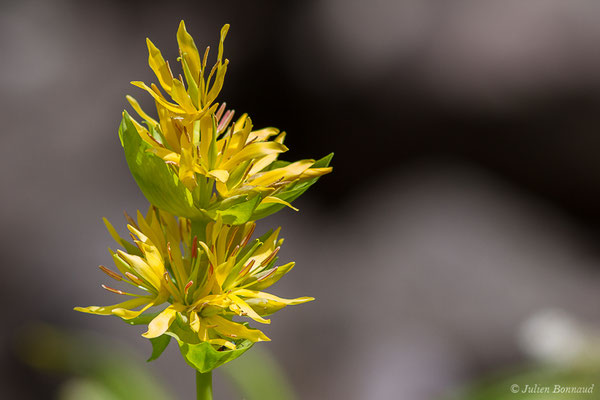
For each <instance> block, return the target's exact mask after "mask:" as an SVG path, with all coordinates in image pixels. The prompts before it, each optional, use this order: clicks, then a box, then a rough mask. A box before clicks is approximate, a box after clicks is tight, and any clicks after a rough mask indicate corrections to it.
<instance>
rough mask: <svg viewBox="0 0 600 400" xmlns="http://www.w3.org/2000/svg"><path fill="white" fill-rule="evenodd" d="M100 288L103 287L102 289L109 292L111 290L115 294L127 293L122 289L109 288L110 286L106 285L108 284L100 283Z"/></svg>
mask: <svg viewBox="0 0 600 400" xmlns="http://www.w3.org/2000/svg"><path fill="white" fill-rule="evenodd" d="M102 288H103V289H106V290H108V291H109V292H113V293H116V294H127V293H125V292H124V291H122V290H118V289H113V288H111V287H108V286H106V285H102Z"/></svg>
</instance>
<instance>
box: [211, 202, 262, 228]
mask: <svg viewBox="0 0 600 400" xmlns="http://www.w3.org/2000/svg"><path fill="white" fill-rule="evenodd" d="M240 197H242V198H241V199H240V201H234V202H230V201H229V199H227V200H225V201H223V202H222V203H221V204H219V206H218V208H217V209H215V210H209V212H208V215H209V216H210V217H211V218H212V219H216V218H217V215H220V216H221V218H223V222H224V223H225V224H229V225H241V224H245V223H246V222H248V221H250V219H251V217H252V215H253V213H254V210H256V207H257V206H258V204H259V203H260V200H261V196H260V195H254V196H252V197H251V196H240ZM250 197H251V198H250Z"/></svg>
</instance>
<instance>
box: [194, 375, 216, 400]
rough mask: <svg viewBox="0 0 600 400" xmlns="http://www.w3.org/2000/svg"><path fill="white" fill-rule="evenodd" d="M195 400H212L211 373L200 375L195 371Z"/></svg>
mask: <svg viewBox="0 0 600 400" xmlns="http://www.w3.org/2000/svg"><path fill="white" fill-rule="evenodd" d="M196 396H197V397H196V398H197V399H198V400H212V398H213V396H212V371H209V372H206V373H204V374H203V373H202V372H200V371H198V370H196Z"/></svg>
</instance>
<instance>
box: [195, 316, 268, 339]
mask: <svg viewBox="0 0 600 400" xmlns="http://www.w3.org/2000/svg"><path fill="white" fill-rule="evenodd" d="M205 319H206V320H207V322H208V323H209V324H210V325H216V326H215V327H214V328H213V329H214V330H215V331H217V332H218V333H220V334H221V335H223V336H227V337H232V338H241V339H248V340H251V341H252V342H263V341H269V340H271V339H269V338H268V337H267V336H266V335H265V334H264V333H262V332H261V331H259V330H258V329H250V328H247V327H245V326H244V325H242V324H240V323H237V322H233V321H230V320H228V319H225V318H223V317H220V316H218V315H213V316H211V317H206V318H205Z"/></svg>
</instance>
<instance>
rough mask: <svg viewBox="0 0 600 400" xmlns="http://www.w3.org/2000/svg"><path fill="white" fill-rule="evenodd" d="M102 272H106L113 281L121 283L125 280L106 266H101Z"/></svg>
mask: <svg viewBox="0 0 600 400" xmlns="http://www.w3.org/2000/svg"><path fill="white" fill-rule="evenodd" d="M98 267H99V268H100V269H101V270H102V272H104V273H105V274H106V275H108V276H110V277H111V278H113V279H116V280H117V281H121V280H123V277H122V276H121V275H119V274H117V273H116V272H115V271H112V270H110V269H108V268H106V267H105V266H104V265H99V266H98Z"/></svg>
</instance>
